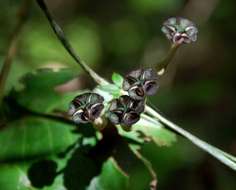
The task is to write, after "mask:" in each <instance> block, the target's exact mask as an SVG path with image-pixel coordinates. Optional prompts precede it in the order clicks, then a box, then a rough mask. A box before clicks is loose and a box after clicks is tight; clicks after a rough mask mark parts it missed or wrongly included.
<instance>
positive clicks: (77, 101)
mask: <svg viewBox="0 0 236 190" xmlns="http://www.w3.org/2000/svg"><path fill="white" fill-rule="evenodd" d="M157 79H158V76H157V74H156V71H155V70H153V69H138V70H135V71H132V72H130V73H129V74H128V75H127V76H126V77H125V78H124V82H123V86H122V88H123V90H124V91H127V92H128V95H121V96H120V97H119V98H118V99H113V100H112V101H110V102H109V108H108V110H106V114H105V115H107V117H108V119H109V120H110V121H111V122H112V123H113V124H115V125H122V126H132V125H133V124H134V123H136V122H137V121H138V120H139V119H140V114H141V113H142V112H143V111H144V106H145V99H146V97H147V96H149V95H153V94H155V92H156V90H157V88H158V85H157ZM103 109H104V98H103V97H102V96H101V95H99V94H97V93H92V92H91V93H84V94H81V95H79V96H77V97H75V98H74V100H73V101H72V102H71V105H70V109H69V114H70V115H71V117H72V119H73V121H74V122H75V123H88V122H94V121H95V120H96V119H97V118H99V117H100V116H101V115H102V113H103Z"/></svg>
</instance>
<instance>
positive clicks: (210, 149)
mask: <svg viewBox="0 0 236 190" xmlns="http://www.w3.org/2000/svg"><path fill="white" fill-rule="evenodd" d="M145 112H146V113H148V114H149V115H151V116H152V117H153V118H155V119H154V121H155V120H156V121H157V124H158V121H160V122H161V123H162V124H164V126H166V127H167V128H169V129H171V130H173V131H175V132H176V133H178V134H180V135H181V136H183V137H185V138H186V139H188V140H190V141H191V142H192V143H193V144H195V145H196V146H198V147H199V148H201V149H202V150H204V151H206V152H207V153H209V154H211V155H212V156H213V157H215V158H216V159H218V160H219V161H220V162H222V163H224V164H225V165H227V166H228V167H230V168H231V169H233V170H235V171H236V162H235V159H236V158H235V157H234V156H232V155H230V154H228V153H226V152H223V151H222V150H220V149H218V148H216V147H214V146H212V145H210V144H208V143H206V142H204V141H202V140H201V139H199V138H197V137H196V136H194V135H192V134H191V133H189V132H187V131H185V130H184V129H182V128H180V127H179V126H178V125H176V124H174V123H172V122H171V121H169V120H168V119H166V118H165V117H163V116H162V115H161V114H159V113H158V112H156V111H155V110H154V109H152V108H151V107H149V106H146V108H145Z"/></svg>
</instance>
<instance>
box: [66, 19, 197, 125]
mask: <svg viewBox="0 0 236 190" xmlns="http://www.w3.org/2000/svg"><path fill="white" fill-rule="evenodd" d="M162 32H163V33H164V34H165V35H166V37H167V38H168V39H169V40H170V41H171V42H172V43H173V44H178V45H180V44H182V43H191V42H195V41H196V40H197V33H198V30H197V28H196V26H195V24H194V23H193V22H191V21H190V20H188V19H185V18H182V17H172V18H169V19H168V20H166V21H165V22H164V23H163V26H162ZM122 88H123V90H124V91H126V92H127V95H121V96H120V97H119V98H117V99H113V100H112V101H110V102H109V108H108V109H107V110H106V111H104V112H103V110H104V98H103V97H102V96H101V95H99V94H96V93H84V94H82V95H79V96H77V97H75V98H74V100H73V101H72V102H71V105H70V109H69V114H70V115H71V117H72V119H73V121H74V122H76V123H88V122H94V121H95V120H96V119H97V118H99V117H100V116H101V115H102V114H104V113H106V114H105V115H106V116H107V117H108V119H109V120H110V121H111V122H112V123H113V124H115V125H121V126H128V127H130V126H132V125H133V124H135V123H136V122H137V121H139V119H140V114H141V113H142V112H143V111H144V108H145V100H146V97H147V96H151V95H154V94H155V93H156V91H157V89H158V75H157V72H156V70H154V69H152V68H148V69H137V70H134V71H132V72H130V73H129V74H128V75H126V77H125V78H124V81H123V85H122Z"/></svg>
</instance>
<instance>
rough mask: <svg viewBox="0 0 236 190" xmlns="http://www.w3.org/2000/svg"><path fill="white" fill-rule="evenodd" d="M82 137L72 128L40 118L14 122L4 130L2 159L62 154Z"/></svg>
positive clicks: (0, 156) (0, 154)
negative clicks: (73, 131)
mask: <svg viewBox="0 0 236 190" xmlns="http://www.w3.org/2000/svg"><path fill="white" fill-rule="evenodd" d="M77 138H78V135H76V134H73V133H72V131H71V126H70V125H68V124H64V123H61V122H58V121H54V120H49V119H43V118H39V117H25V118H22V119H19V120H16V121H12V122H10V123H8V124H7V126H6V127H5V128H4V129H2V130H1V131H0V147H2V148H1V151H0V160H8V159H23V158H26V157H32V156H39V155H46V154H52V153H58V152H60V151H63V150H65V149H66V148H67V147H68V146H70V145H71V144H73V143H74V142H75V141H76V140H77Z"/></svg>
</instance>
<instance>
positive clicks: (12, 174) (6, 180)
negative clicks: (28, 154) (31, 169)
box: [0, 164, 35, 190]
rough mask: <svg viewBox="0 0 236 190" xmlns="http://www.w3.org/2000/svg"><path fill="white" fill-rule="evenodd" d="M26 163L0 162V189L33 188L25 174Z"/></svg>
mask: <svg viewBox="0 0 236 190" xmlns="http://www.w3.org/2000/svg"><path fill="white" fill-rule="evenodd" d="M26 170H27V165H26V164H11V165H10V164H1V165H0V189H4V190H15V189H19V190H35V188H34V187H32V186H31V184H30V181H29V179H28V177H27V174H26Z"/></svg>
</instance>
